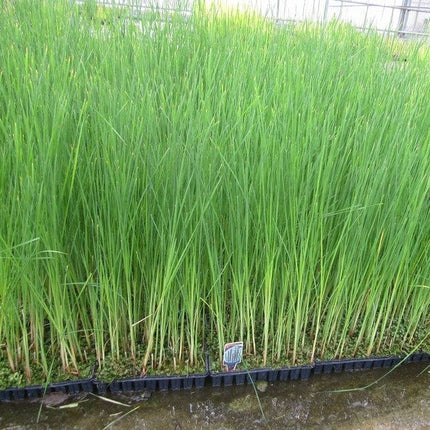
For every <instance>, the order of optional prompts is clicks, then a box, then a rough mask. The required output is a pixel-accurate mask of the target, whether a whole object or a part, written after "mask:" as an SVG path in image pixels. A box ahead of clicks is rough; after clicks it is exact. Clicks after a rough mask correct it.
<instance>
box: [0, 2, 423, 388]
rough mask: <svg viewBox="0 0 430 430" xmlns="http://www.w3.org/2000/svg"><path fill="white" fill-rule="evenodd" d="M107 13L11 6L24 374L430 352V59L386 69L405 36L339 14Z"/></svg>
mask: <svg viewBox="0 0 430 430" xmlns="http://www.w3.org/2000/svg"><path fill="white" fill-rule="evenodd" d="M93 6H94V5H93ZM87 9H88V8H87ZM87 9H86V8H85V7H82V6H80V5H77V4H74V5H73V4H71V2H68V1H58V0H56V1H53V0H46V1H43V2H37V3H36V2H32V1H20V2H11V1H5V2H3V3H2V6H1V8H0V26H1V28H2V31H1V33H0V46H1V48H0V112H1V118H0V140H1V146H0V153H1V158H0V163H1V166H0V309H1V312H0V344H1V351H0V361H1V363H3V365H4V366H7V367H9V368H10V372H11V374H17V373H18V374H19V373H21V374H23V375H24V378H23V383H29V382H30V381H31V382H35V381H36V379H37V378H39V379H43V377H45V378H47V377H48V375H51V376H52V377H55V375H56V377H57V378H61V377H65V376H64V375H78V376H81V377H82V376H86V373H85V372H87V370H88V368H89V366H90V364H92V361H93V360H96V361H98V363H99V364H100V369H107V368H109V366H110V365H112V368H115V369H118V373H121V375H122V374H128V375H132V374H146V375H148V374H154V373H160V372H164V373H191V372H198V371H202V370H204V353H203V349H204V345H205V344H206V345H207V344H209V346H210V347H211V348H212V352H213V355H214V357H215V360H216V361H219V362H221V361H222V352H223V347H224V344H225V343H226V342H231V341H237V340H242V341H243V342H244V358H245V360H246V361H247V366H248V367H250V366H251V365H253V364H256V365H263V366H267V365H273V366H282V365H296V364H305V363H307V364H309V363H312V362H313V361H314V360H315V359H321V358H341V357H358V356H367V355H374V354H401V353H406V352H408V351H410V350H412V349H413V348H414V347H415V346H416V345H418V344H421V345H422V347H423V348H424V349H428V347H429V343H430V341H429V320H428V315H429V304H430V288H429V285H430V265H429V258H430V251H429V249H430V246H429V243H430V219H429V210H430V179H429V178H430V177H429V173H428V170H429V169H428V167H429V165H430V127H429V125H430V105H429V103H428V94H429V93H430V81H429V80H428V76H429V72H430V70H429V67H430V66H429V64H430V62H429V55H430V54H429V51H428V47H426V46H424V45H423V46H419V45H416V44H413V43H411V44H407V45H402V58H403V56H406V57H407V61H406V62H405V64H404V65H403V66H402V67H401V68H400V67H398V68H396V67H387V64H389V63H391V62H392V61H393V55H395V53H396V52H397V51H399V46H400V45H399V42H396V41H393V40H391V39H384V38H381V37H380V36H378V35H376V34H373V33H372V32H368V33H365V34H364V33H358V32H357V31H355V30H353V29H352V28H350V27H348V26H345V25H341V24H339V23H336V22H332V23H329V24H327V25H324V26H322V25H317V24H310V23H305V24H298V25H295V26H288V27H283V26H279V25H277V24H275V23H272V22H270V21H268V20H266V19H263V18H261V17H258V16H256V15H253V14H251V13H244V12H243V13H239V12H235V11H231V10H230V11H223V12H221V11H220V10H218V9H216V8H209V9H207V8H204V7H202V6H201V5H199V6H197V7H196V8H195V9H194V10H193V12H192V14H191V15H184V14H180V13H172V12H170V13H169V14H167V13H164V12H161V11H157V10H153V11H151V13H142V14H141V15H140V16H137V15H136V14H134V15H133V14H132V13H131V11H130V10H127V9H126V8H123V9H121V11H119V12H118V13H114V11H112V12H111V13H110V14H109V19H104V20H98V19H95V18H94V17H97V16H101V12H100V11H99V12H97V8H96V9H94V7H93V8H92V9H91V10H92V12H91V13H92V18H91V17H89V16H88V10H87ZM102 12H103V14H105V13H106V11H105V10H103V11H102ZM103 16H104V15H103ZM420 342H421V343H420ZM57 361H58V363H59V364H58V367H59V370H58V371H57V373H55V372H51V371H50V366H51V363H53V362H55V363H56V362H57ZM112 363H114V364H112ZM121 363H123V367H121ZM106 372H107V371H106ZM106 374H107V373H106ZM109 374H111V373H109ZM43 375H44V376H43ZM61 375H63V376H61ZM113 376H115V375H113ZM0 384H1V385H2V386H5V385H7V382H5V381H0Z"/></svg>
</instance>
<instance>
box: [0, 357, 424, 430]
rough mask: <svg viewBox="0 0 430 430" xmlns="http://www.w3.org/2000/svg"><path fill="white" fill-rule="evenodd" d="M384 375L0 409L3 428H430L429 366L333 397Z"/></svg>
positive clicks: (323, 377) (18, 404) (352, 375)
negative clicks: (140, 398) (141, 398)
mask: <svg viewBox="0 0 430 430" xmlns="http://www.w3.org/2000/svg"><path fill="white" fill-rule="evenodd" d="M386 373H387V369H380V370H372V371H360V372H354V373H342V374H331V375H315V376H313V377H311V379H309V380H308V381H288V382H276V383H269V384H267V386H266V385H265V384H261V385H259V386H258V390H257V393H258V397H257V395H256V391H255V390H254V387H253V386H252V385H245V386H239V387H238V386H233V387H226V388H212V387H205V388H203V389H199V390H195V389H194V390H189V391H180V392H164V393H160V392H156V393H153V394H152V396H151V398H150V399H149V400H146V401H140V402H136V401H134V400H133V399H132V398H130V397H129V396H124V395H123V396H114V397H110V399H112V400H116V401H119V402H121V403H123V404H124V405H119V404H113V403H108V402H107V401H106V400H103V399H101V398H97V397H95V396H93V395H91V394H87V395H86V396H84V397H83V398H82V396H81V397H78V398H68V399H66V400H65V402H64V403H61V404H60V405H57V406H52V407H53V408H49V407H48V406H46V405H42V406H41V405H40V402H35V403H29V402H11V403H1V404H0V428H1V429H10V430H12V429H14V430H18V429H91V430H97V429H103V428H111V429H174V430H179V429H200V428H202V429H234V430H238V429H247V430H251V429H261V428H263V429H264V428H267V429H270V428H271V429H355V430H359V429H360V430H370V429H372V430H373V429H379V430H381V429H401V430H406V429H407V430H412V429H430V367H429V364H428V363H420V364H412V363H411V364H407V365H404V366H402V367H400V368H398V369H396V370H395V371H394V372H392V373H391V374H389V375H388V376H386V377H385V378H384V379H382V380H381V381H380V382H378V383H377V384H376V385H374V386H372V387H370V388H368V389H365V390H360V391H343V392H335V391H334V390H350V389H355V388H359V387H362V386H365V385H367V384H370V383H371V382H373V381H376V380H377V379H378V378H380V377H381V376H383V375H384V374H386ZM256 388H257V387H256ZM54 400H55V399H54ZM126 403H130V405H128V406H126V405H125V404H126ZM52 404H55V401H53V402H52ZM64 406H70V407H67V408H65V407H64ZM260 406H261V407H260ZM39 410H40V417H39V424H37V421H38V413H39ZM263 415H264V416H263Z"/></svg>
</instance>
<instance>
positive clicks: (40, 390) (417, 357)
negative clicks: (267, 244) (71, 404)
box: [0, 352, 430, 401]
mask: <svg viewBox="0 0 430 430" xmlns="http://www.w3.org/2000/svg"><path fill="white" fill-rule="evenodd" d="M425 361H430V354H428V353H425V352H419V353H414V354H411V355H409V356H408V357H407V358H406V359H405V358H404V357H375V358H363V359H345V360H330V361H317V362H315V363H314V365H313V366H298V367H285V368H280V369H272V368H259V369H250V370H240V371H233V372H214V371H212V370H211V365H210V361H209V358H208V359H207V363H206V372H205V373H201V374H190V375H184V376H146V377H134V378H124V379H118V380H114V381H111V382H104V381H99V380H98V379H97V378H90V379H82V380H77V381H76V380H75V381H67V382H57V383H52V384H49V385H48V386H47V387H43V386H42V385H37V386H29V387H25V388H7V389H5V390H0V401H11V400H25V399H34V398H38V397H42V396H44V395H45V394H49V393H53V392H64V393H66V394H70V395H75V394H78V393H81V392H89V393H97V394H101V395H104V394H107V393H119V392H143V391H151V392H152V391H166V390H182V389H191V388H201V387H203V386H205V385H211V386H213V387H220V386H226V387H227V386H231V385H243V384H249V383H254V382H256V381H268V382H275V381H294V380H306V379H308V378H309V377H310V376H312V375H320V374H328V373H340V372H345V371H356V370H366V369H378V368H390V367H394V366H396V365H398V364H400V363H402V362H404V363H411V362H413V363H419V362H425Z"/></svg>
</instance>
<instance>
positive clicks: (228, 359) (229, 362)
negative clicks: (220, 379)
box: [222, 342, 243, 372]
mask: <svg viewBox="0 0 430 430" xmlns="http://www.w3.org/2000/svg"><path fill="white" fill-rule="evenodd" d="M242 354H243V342H231V343H226V344H225V345H224V358H223V361H222V364H223V366H225V368H226V371H227V372H233V371H234V370H236V366H237V365H238V364H239V363H240V362H241V361H242Z"/></svg>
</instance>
